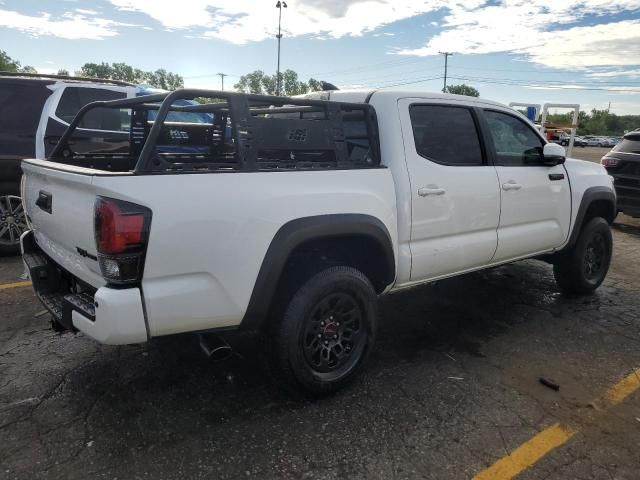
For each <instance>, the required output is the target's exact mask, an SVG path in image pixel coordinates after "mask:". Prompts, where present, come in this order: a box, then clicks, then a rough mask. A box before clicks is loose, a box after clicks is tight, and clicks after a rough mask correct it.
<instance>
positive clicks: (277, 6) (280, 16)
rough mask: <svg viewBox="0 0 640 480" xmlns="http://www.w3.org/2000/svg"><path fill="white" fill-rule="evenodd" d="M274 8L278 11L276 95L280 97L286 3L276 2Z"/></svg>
mask: <svg viewBox="0 0 640 480" xmlns="http://www.w3.org/2000/svg"><path fill="white" fill-rule="evenodd" d="M276 8H277V9H278V10H279V12H278V35H276V38H277V39H278V69H277V70H276V95H280V40H281V39H282V30H281V28H280V27H281V25H282V9H283V8H287V2H281V1H278V3H276Z"/></svg>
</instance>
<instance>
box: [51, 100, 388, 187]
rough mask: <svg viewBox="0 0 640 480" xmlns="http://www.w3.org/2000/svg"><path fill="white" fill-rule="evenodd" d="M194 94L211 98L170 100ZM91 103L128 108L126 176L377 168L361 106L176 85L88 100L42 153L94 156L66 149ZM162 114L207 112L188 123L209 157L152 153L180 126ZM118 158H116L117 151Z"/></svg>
mask: <svg viewBox="0 0 640 480" xmlns="http://www.w3.org/2000/svg"><path fill="white" fill-rule="evenodd" d="M196 98H198V99H199V101H202V99H211V101H208V102H207V103H199V104H193V105H178V104H176V103H175V102H176V101H179V100H193V99H196ZM96 108H113V109H129V110H131V124H130V129H129V145H130V146H129V159H130V161H131V164H132V165H135V166H134V167H133V168H132V169H130V170H131V171H132V172H133V173H134V174H148V173H175V172H176V171H189V172H201V171H226V170H241V171H258V170H279V169H297V170H300V169H315V168H339V169H343V168H347V169H349V168H372V167H378V166H380V152H379V138H378V127H377V119H376V113H375V110H374V108H373V107H372V106H371V105H369V104H368V103H351V102H335V101H326V100H315V99H307V98H300V97H298V98H292V97H277V96H269V95H255V94H245V93H238V92H228V91H218V90H203V89H180V90H175V91H173V92H170V93H161V94H154V95H147V96H141V97H136V98H127V99H121V100H110V101H97V102H92V103H89V104H87V105H85V106H84V107H82V108H81V109H80V110H79V111H78V113H77V114H76V116H75V118H74V119H73V121H72V122H71V124H70V125H69V127H68V128H67V130H66V131H65V133H64V134H63V136H62V137H61V138H60V141H59V142H58V144H57V145H56V146H55V148H54V149H53V151H52V152H51V154H50V155H49V159H50V160H53V161H56V162H60V163H70V162H69V161H70V160H72V159H74V158H75V159H76V161H77V159H78V158H91V157H95V155H91V154H86V153H85V154H76V153H75V152H73V149H72V143H73V142H72V140H73V134H74V131H75V130H76V128H78V127H79V125H80V124H81V121H82V119H83V117H84V116H85V115H86V114H87V113H88V112H89V111H91V110H93V109H96ZM152 110H155V111H156V112H157V113H156V116H155V119H154V120H153V121H150V120H149V119H148V113H149V111H152ZM170 112H194V113H209V114H212V115H211V123H207V124H203V125H194V124H190V125H189V128H195V129H197V128H200V129H205V130H206V132H205V134H206V136H207V141H208V144H209V146H210V148H211V151H212V152H214V151H215V153H216V154H215V155H203V154H197V153H192V154H171V153H166V152H164V153H163V152H160V151H159V150H158V148H156V147H157V145H158V141H159V140H161V135H163V136H164V135H166V132H167V129H168V128H178V129H179V128H181V127H180V126H177V127H176V126H175V124H174V122H166V119H167V115H168V114H169V113H170ZM354 121H356V122H359V125H358V126H359V127H364V128H360V131H359V132H356V133H353V132H351V133H349V132H345V126H348V125H347V124H348V123H349V122H354ZM349 125H350V124H349ZM185 128H186V127H185ZM229 129H230V130H231V138H229V135H228V131H229ZM174 131H175V130H174ZM162 138H164V137H162ZM225 141H226V142H227V144H226V145H225ZM229 143H230V144H231V145H229ZM354 145H355V147H354ZM354 148H359V149H360V150H359V151H365V150H366V154H362V155H354V153H353V152H354V150H353V149H354ZM118 155H119V157H122V154H121V153H120V154H118ZM118 155H112V157H113V158H116V157H117V156H118ZM101 158H110V157H109V154H102V157H101ZM134 162H135V163H134Z"/></svg>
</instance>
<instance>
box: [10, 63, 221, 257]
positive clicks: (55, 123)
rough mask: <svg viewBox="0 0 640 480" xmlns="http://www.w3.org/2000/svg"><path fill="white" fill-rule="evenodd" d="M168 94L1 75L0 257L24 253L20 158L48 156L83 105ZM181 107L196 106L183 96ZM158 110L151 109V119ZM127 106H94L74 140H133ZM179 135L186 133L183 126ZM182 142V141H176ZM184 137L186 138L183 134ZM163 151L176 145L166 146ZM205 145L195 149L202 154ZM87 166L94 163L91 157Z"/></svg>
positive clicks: (189, 117)
mask: <svg viewBox="0 0 640 480" xmlns="http://www.w3.org/2000/svg"><path fill="white" fill-rule="evenodd" d="M158 93H167V92H166V91H164V90H159V89H155V88H151V87H148V86H146V85H138V86H136V85H134V84H131V83H127V82H120V81H116V80H102V79H91V78H78V77H68V76H59V75H41V74H14V73H0V111H2V115H1V116H0V255H17V254H18V253H20V244H19V240H20V235H21V234H22V232H23V231H24V230H25V228H26V221H25V218H24V213H23V209H22V202H21V199H20V177H21V176H22V171H21V170H20V162H21V161H22V159H23V158H46V157H47V156H48V154H49V153H50V152H51V150H52V149H53V147H55V145H56V144H57V143H58V140H59V139H60V137H61V136H62V134H63V132H64V131H65V130H66V129H67V127H68V126H69V124H70V123H71V121H72V120H73V118H74V117H75V115H76V113H77V112H78V110H80V108H82V107H83V106H84V105H86V104H87V103H90V102H94V101H97V100H117V99H123V98H131V97H136V96H144V95H152V94H158ZM179 104H180V105H194V104H197V102H195V101H193V100H181V101H179ZM156 114H157V110H150V111H149V112H148V118H147V120H148V121H149V122H153V121H154V119H155V115H156ZM211 121H212V116H211V114H210V113H199V112H170V113H169V116H168V117H167V124H170V123H172V122H174V123H175V124H176V125H175V126H176V127H179V126H180V124H184V123H197V124H203V123H211ZM130 124H131V118H130V115H129V110H120V111H118V110H113V109H104V108H101V109H96V110H95V111H93V112H92V113H91V114H89V115H87V116H86V117H85V118H84V120H82V122H81V124H80V126H79V128H77V129H76V130H75V132H74V137H73V140H72V143H73V144H74V145H77V146H79V148H80V150H82V149H84V150H89V149H94V148H95V147H96V146H97V145H98V146H100V148H102V149H103V150H105V149H106V150H109V149H111V150H110V151H113V148H117V147H116V146H117V145H119V144H121V143H122V142H128V140H129V128H130ZM174 134H175V135H176V136H184V135H185V132H184V131H183V130H181V129H179V128H177V129H176V130H174ZM174 140H175V143H179V142H178V139H177V138H176V139H174ZM181 140H185V139H184V138H182V139H181ZM162 148H163V149H164V151H169V150H171V149H175V148H176V146H175V145H170V144H167V145H164V146H163V147H162ZM206 148H207V147H206V146H205V147H197V148H194V149H192V153H202V152H204V151H205V150H206ZM87 162H88V163H87V165H86V166H88V167H91V166H92V165H91V164H90V162H89V161H88V160H87Z"/></svg>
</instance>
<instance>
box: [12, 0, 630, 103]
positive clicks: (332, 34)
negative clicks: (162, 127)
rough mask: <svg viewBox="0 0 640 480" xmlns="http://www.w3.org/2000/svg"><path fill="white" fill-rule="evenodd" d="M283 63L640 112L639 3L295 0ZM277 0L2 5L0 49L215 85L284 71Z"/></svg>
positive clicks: (362, 81)
mask: <svg viewBox="0 0 640 480" xmlns="http://www.w3.org/2000/svg"><path fill="white" fill-rule="evenodd" d="M287 4H288V8H287V9H285V10H283V29H284V38H283V43H282V68H283V69H286V68H291V69H293V70H296V71H297V72H298V73H299V74H300V75H301V76H302V77H304V78H307V77H310V76H312V77H314V78H317V79H324V80H327V81H331V82H332V83H335V84H336V85H339V86H341V87H366V88H369V87H376V88H394V87H395V88H398V89H400V88H402V89H412V90H431V91H436V90H439V89H441V88H442V78H441V77H442V73H443V58H442V56H441V55H438V52H439V51H449V52H454V55H453V56H452V57H449V67H450V68H449V75H450V80H449V82H448V83H449V84H458V83H467V84H470V85H473V86H474V87H476V88H477V89H478V90H480V92H481V94H482V96H483V97H487V98H491V99H495V100H499V101H502V102H505V103H508V102H510V101H520V102H531V103H542V102H545V101H553V102H565V103H580V104H581V105H582V107H583V109H587V110H588V109H591V108H607V106H608V104H609V102H611V111H613V112H616V113H619V114H627V113H633V114H640V0H582V1H580V0H575V1H571V2H570V1H566V0H562V1H550V0H502V1H501V0H489V1H483V0H468V1H450V0H289V1H287ZM277 15H278V10H277V9H276V8H275V0H179V1H171V2H169V1H164V0H55V1H54V0H48V1H47V0H0V49H2V50H5V51H6V52H7V53H8V54H9V55H10V56H11V57H13V58H16V59H18V60H20V61H21V62H22V64H23V65H25V64H26V65H33V66H35V67H36V68H37V69H38V70H39V71H43V72H48V71H56V70H57V69H59V68H66V69H68V70H70V71H73V70H74V69H77V68H79V67H80V65H82V64H83V63H85V62H101V61H107V62H121V61H124V62H126V63H129V64H131V65H134V66H136V67H139V68H143V69H145V70H151V69H157V68H166V69H168V70H171V71H174V72H176V73H180V74H181V75H183V77H184V78H185V83H186V85H187V86H194V87H212V88H219V86H220V83H219V77H217V76H216V73H218V72H225V73H227V74H228V75H229V76H228V77H227V79H226V85H227V86H229V85H230V84H232V83H234V82H235V81H237V79H238V77H239V76H240V75H242V74H244V73H246V72H249V71H252V70H255V69H262V70H264V71H266V72H273V71H274V70H275V67H276V40H275V37H274V34H275V32H276V29H277V21H278V17H277Z"/></svg>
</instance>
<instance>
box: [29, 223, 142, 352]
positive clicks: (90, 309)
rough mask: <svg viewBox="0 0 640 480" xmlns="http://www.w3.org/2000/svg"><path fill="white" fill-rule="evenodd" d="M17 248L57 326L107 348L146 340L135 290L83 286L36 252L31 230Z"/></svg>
mask: <svg viewBox="0 0 640 480" xmlns="http://www.w3.org/2000/svg"><path fill="white" fill-rule="evenodd" d="M20 245H21V248H22V258H23V261H24V263H25V266H26V267H27V269H28V270H29V276H30V277H31V282H32V283H33V289H34V291H35V293H36V295H37V297H38V298H39V299H40V301H41V302H42V304H43V305H44V307H45V308H46V309H47V310H48V311H49V313H51V315H52V316H53V318H54V320H55V321H56V322H57V323H58V324H59V325H62V326H63V327H65V328H66V329H68V330H80V331H81V332H82V333H84V334H85V335H88V336H89V337H91V338H93V339H94V340H97V341H98V342H100V343H105V344H109V345H125V344H130V343H143V342H146V341H147V340H148V334H147V327H146V322H145V317H144V309H143V305H142V295H141V292H140V289H139V288H122V289H115V288H109V287H100V288H98V289H97V290H96V289H94V288H92V287H90V286H88V285H86V284H83V283H82V282H81V281H80V280H78V279H77V278H75V277H74V276H73V275H72V274H71V273H69V272H67V271H66V270H64V269H62V268H61V267H60V266H59V265H58V264H56V263H55V262H54V261H53V260H52V259H51V258H50V257H49V256H48V255H47V254H46V253H44V252H43V251H42V250H41V249H40V247H39V246H38V245H37V243H36V241H35V238H34V235H33V232H32V231H27V232H25V233H24V234H23V235H22V237H21V238H20Z"/></svg>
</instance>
